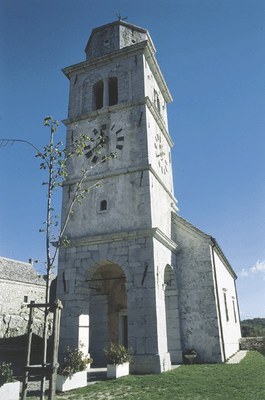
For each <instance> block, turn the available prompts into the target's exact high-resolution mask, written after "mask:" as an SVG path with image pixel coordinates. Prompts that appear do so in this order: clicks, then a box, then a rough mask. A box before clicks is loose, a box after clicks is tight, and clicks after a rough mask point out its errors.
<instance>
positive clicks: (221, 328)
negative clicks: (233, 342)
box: [211, 238, 226, 361]
mask: <svg viewBox="0 0 265 400" xmlns="http://www.w3.org/2000/svg"><path fill="white" fill-rule="evenodd" d="M211 240H212V244H211V250H212V260H213V275H214V283H215V288H216V297H217V313H218V318H219V321H220V331H221V345H222V350H223V355H224V361H226V355H225V343H224V332H223V325H222V316H221V309H220V299H219V293H218V284H217V276H216V265H215V259H214V247H215V246H216V243H215V239H214V238H211Z"/></svg>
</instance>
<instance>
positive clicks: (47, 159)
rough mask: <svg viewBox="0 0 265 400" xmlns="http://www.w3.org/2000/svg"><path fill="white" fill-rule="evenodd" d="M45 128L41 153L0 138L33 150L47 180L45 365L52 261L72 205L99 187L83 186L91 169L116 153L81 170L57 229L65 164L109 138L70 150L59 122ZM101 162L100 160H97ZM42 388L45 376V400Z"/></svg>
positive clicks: (63, 240) (81, 140) (82, 138)
mask: <svg viewBox="0 0 265 400" xmlns="http://www.w3.org/2000/svg"><path fill="white" fill-rule="evenodd" d="M44 126H45V127H47V128H48V129H49V143H48V144H47V145H46V146H44V148H43V150H42V151H40V150H39V149H38V148H37V147H36V146H35V145H34V144H32V143H31V142H29V141H27V140H21V139H0V147H4V146H5V145H7V144H14V143H25V144H27V145H30V146H31V147H33V148H34V150H35V151H36V152H37V154H36V157H37V158H39V159H40V160H41V163H40V169H41V170H44V171H46V172H47V178H46V180H45V181H44V182H43V183H42V184H43V185H45V186H46V187H47V200H46V219H45V222H44V228H43V229H40V230H39V231H40V232H44V233H45V248H46V261H45V265H46V290H45V304H46V306H45V311H44V322H43V359H42V362H43V365H45V364H46V362H47V339H48V331H47V329H48V314H49V302H50V285H51V271H52V269H53V268H54V266H55V262H56V259H57V255H58V250H59V247H60V246H63V245H65V244H67V243H68V242H69V241H68V239H67V237H66V236H65V230H66V227H67V224H68V222H69V219H70V218H71V215H72V214H73V209H74V206H75V204H76V203H77V202H82V200H83V199H84V198H85V197H86V195H87V193H88V192H89V191H90V190H91V188H92V187H97V186H99V185H100V181H98V182H96V183H94V184H93V185H91V186H87V185H86V178H87V177H88V175H89V172H90V171H91V168H95V167H97V166H98V164H100V163H101V162H103V161H106V160H107V159H110V158H115V157H116V155H115V153H110V154H108V155H106V156H105V157H104V158H103V159H102V158H101V161H99V162H98V163H96V164H94V165H93V167H89V168H85V169H83V170H82V171H81V176H80V178H79V180H78V182H77V183H76V186H75V189H74V193H73V196H72V198H71V201H70V204H69V207H68V209H67V212H66V214H65V218H64V221H62V224H61V226H60V227H59V218H58V215H57V214H56V212H55V209H54V208H53V198H54V194H55V191H56V190H58V188H60V187H62V185H63V182H64V181H65V179H66V177H67V175H68V172H67V164H68V161H69V159H70V158H72V157H79V156H82V155H83V154H84V150H85V149H87V148H88V147H89V148H92V150H90V152H93V154H94V153H95V154H97V153H100V152H101V150H102V149H103V148H104V147H105V146H106V144H107V142H108V136H107V135H106V134H105V132H104V131H103V130H101V132H100V134H99V137H98V138H97V141H96V142H95V143H93V146H91V142H94V141H95V139H94V138H93V136H89V135H88V134H80V135H79V137H78V139H76V141H75V142H74V143H73V144H72V145H71V147H68V148H66V147H64V146H63V143H62V142H61V141H58V142H57V141H55V134H56V132H57V130H58V126H59V122H58V121H57V120H55V119H54V118H53V117H51V116H49V117H45V118H44ZM99 159H100V158H99ZM44 386H45V377H43V379H42V388H41V399H44V391H45V390H44Z"/></svg>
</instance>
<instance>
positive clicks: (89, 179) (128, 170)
mask: <svg viewBox="0 0 265 400" xmlns="http://www.w3.org/2000/svg"><path fill="white" fill-rule="evenodd" d="M146 170H149V171H150V172H151V173H152V174H153V175H154V176H155V178H156V179H157V180H158V182H159V183H160V185H161V186H163V189H164V190H165V191H166V192H167V194H168V195H169V196H170V197H171V199H172V201H173V203H174V204H175V203H177V200H176V198H175V197H174V195H173V194H172V193H171V192H170V190H169V189H168V188H167V187H166V185H165V184H164V182H163V181H162V179H161V178H160V177H159V175H158V174H157V173H156V171H155V170H154V168H153V167H152V166H151V164H148V165H137V166H135V167H128V168H119V169H116V170H115V171H111V172H110V171H106V172H104V173H99V174H95V175H93V176H89V177H87V178H86V179H85V181H84V182H93V181H96V182H97V181H101V180H103V179H107V178H110V177H114V176H119V175H125V174H131V173H134V172H142V171H146ZM79 181H80V178H75V179H68V180H67V181H65V182H63V186H68V185H74V184H76V183H78V182H79Z"/></svg>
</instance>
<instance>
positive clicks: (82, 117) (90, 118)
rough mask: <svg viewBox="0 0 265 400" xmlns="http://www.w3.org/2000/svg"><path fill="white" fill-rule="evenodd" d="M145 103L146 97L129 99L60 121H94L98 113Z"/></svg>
mask: <svg viewBox="0 0 265 400" xmlns="http://www.w3.org/2000/svg"><path fill="white" fill-rule="evenodd" d="M145 104H146V99H141V100H138V101H130V102H126V103H119V104H116V105H114V106H109V107H104V108H101V109H100V110H95V111H90V112H88V113H84V114H82V115H78V116H76V117H74V118H71V119H70V118H67V119H64V120H63V121H62V122H63V124H64V125H66V126H68V125H71V124H73V123H76V122H78V121H82V120H86V121H94V120H95V119H96V118H97V117H98V116H99V115H104V114H108V113H111V112H113V113H115V112H117V111H122V110H125V109H127V108H132V107H137V106H142V105H145Z"/></svg>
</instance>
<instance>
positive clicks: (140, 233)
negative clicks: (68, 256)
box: [65, 228, 178, 253]
mask: <svg viewBox="0 0 265 400" xmlns="http://www.w3.org/2000/svg"><path fill="white" fill-rule="evenodd" d="M142 238H155V239H156V240H158V241H159V242H160V243H162V244H163V245H164V246H166V247H167V248H168V249H169V250H171V251H173V252H175V253H176V252H177V250H178V245H177V243H176V242H174V241H173V240H172V239H170V238H169V237H167V235H165V234H164V233H163V232H162V231H161V230H160V229H159V228H149V229H142V230H135V231H126V232H116V233H107V234H105V235H95V236H87V237H81V238H75V239H70V243H69V244H68V245H66V246H65V247H77V246H86V245H96V244H104V243H113V242H120V241H122V240H130V239H142Z"/></svg>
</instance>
